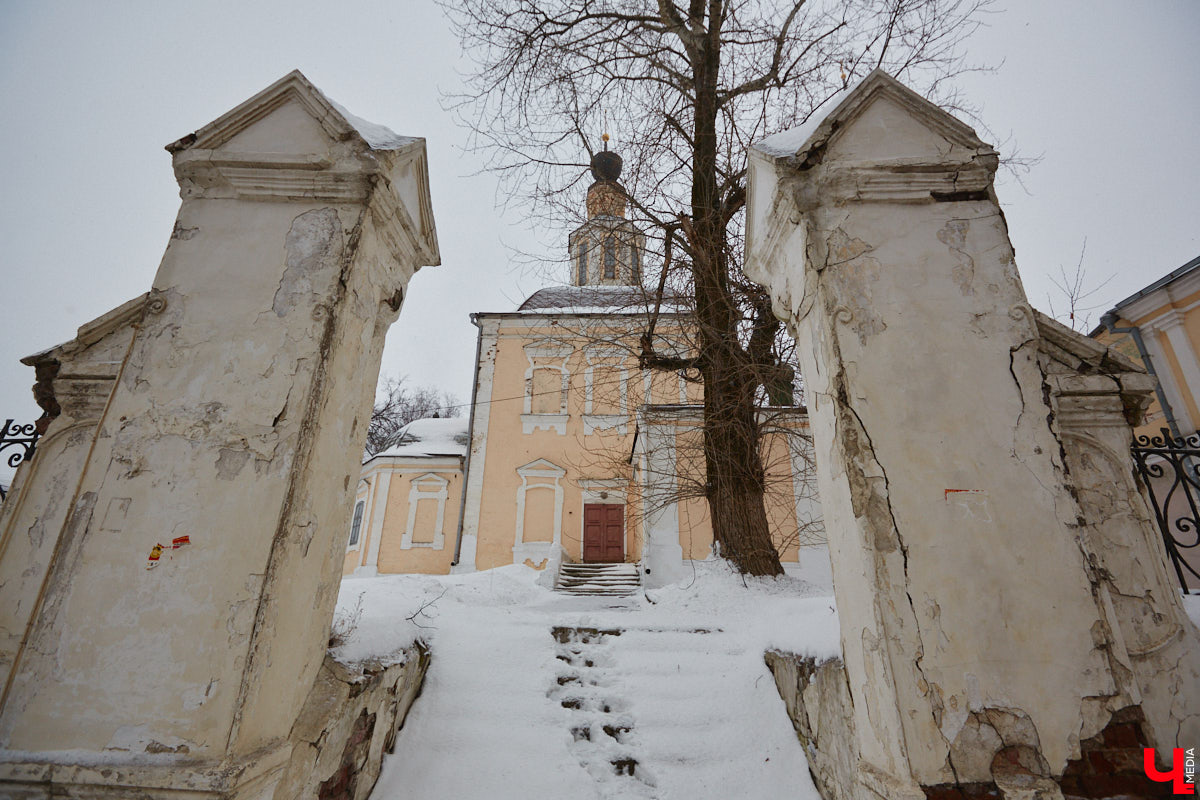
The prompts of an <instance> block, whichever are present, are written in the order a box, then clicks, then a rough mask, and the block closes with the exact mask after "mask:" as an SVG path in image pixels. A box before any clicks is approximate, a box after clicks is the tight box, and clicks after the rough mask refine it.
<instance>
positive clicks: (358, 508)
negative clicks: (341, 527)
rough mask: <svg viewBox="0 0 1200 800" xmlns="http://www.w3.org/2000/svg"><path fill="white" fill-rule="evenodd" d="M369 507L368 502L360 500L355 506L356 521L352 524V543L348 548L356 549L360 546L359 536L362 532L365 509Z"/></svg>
mask: <svg viewBox="0 0 1200 800" xmlns="http://www.w3.org/2000/svg"><path fill="white" fill-rule="evenodd" d="M366 506H367V501H366V500H359V501H358V502H357V503H355V504H354V521H353V522H351V523H350V543H349V544H347V545H346V546H347V547H354V546H355V545H356V544H358V536H359V533H360V532H361V531H362V519H363V509H365V508H366Z"/></svg>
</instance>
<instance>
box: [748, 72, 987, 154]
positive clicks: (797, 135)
mask: <svg viewBox="0 0 1200 800" xmlns="http://www.w3.org/2000/svg"><path fill="white" fill-rule="evenodd" d="M884 95H886V96H887V97H889V98H890V99H891V100H892V101H893V102H896V103H898V104H900V105H901V106H903V107H905V108H907V109H908V111H909V112H910V113H911V114H912V115H913V116H914V117H915V118H917V119H918V120H920V121H921V122H922V123H923V124H924V125H926V126H927V127H929V128H932V129H933V130H934V131H936V132H937V133H938V134H940V135H941V136H943V137H944V138H945V139H946V140H947V141H948V142H949V143H950V144H952V145H958V146H960V147H964V148H966V149H967V150H968V151H976V150H981V149H982V150H990V149H991V148H990V146H989V145H987V144H984V143H983V142H982V141H981V140H980V139H979V137H978V136H977V135H976V133H975V131H974V129H973V128H971V127H970V126H969V125H967V124H966V123H965V122H963V121H962V120H959V119H957V118H955V117H954V116H952V115H951V114H949V113H947V112H946V111H945V110H943V109H941V108H939V107H938V106H937V105H935V104H934V103H931V102H930V101H929V100H926V99H925V98H924V97H922V96H921V95H920V94H918V93H916V92H914V91H913V90H912V89H910V88H908V87H907V86H905V85H904V84H903V83H901V82H900V81H898V80H896V79H895V78H893V77H892V76H891V75H889V74H888V73H886V72H884V71H883V70H882V69H873V70H871V71H870V72H869V73H867V75H866V76H865V77H864V78H863V79H862V80H860V81H858V82H857V83H855V84H853V85H851V86H847V87H846V88H845V89H843V90H842V91H840V92H838V93H837V94H835V95H834V96H833V97H830V98H829V99H828V100H826V101H825V102H824V103H822V104H821V106H820V108H818V109H817V110H815V111H814V112H813V113H812V114H811V115H810V116H809V118H808V119H807V120H806V121H805V122H804V123H803V124H801V125H797V126H796V127H795V128H790V129H788V130H786V131H781V132H780V133H776V134H774V135H772V136H768V137H767V138H765V139H763V140H761V141H759V142H756V143H755V144H753V145H751V150H755V151H757V152H759V153H762V154H763V155H766V156H769V157H771V158H775V159H778V158H798V159H801V160H803V159H804V157H805V155H806V154H807V153H811V152H815V151H818V150H819V149H820V148H822V147H824V146H825V145H826V144H827V143H828V142H829V141H830V139H831V138H832V137H833V135H834V134H835V133H836V132H837V131H838V130H839V129H844V128H845V126H846V125H847V124H848V123H849V122H851V121H852V120H854V119H855V118H856V116H857V115H858V114H860V113H862V112H863V110H864V109H866V108H867V107H868V106H869V105H870V104H871V103H872V102H873V99H874V98H875V97H878V96H884Z"/></svg>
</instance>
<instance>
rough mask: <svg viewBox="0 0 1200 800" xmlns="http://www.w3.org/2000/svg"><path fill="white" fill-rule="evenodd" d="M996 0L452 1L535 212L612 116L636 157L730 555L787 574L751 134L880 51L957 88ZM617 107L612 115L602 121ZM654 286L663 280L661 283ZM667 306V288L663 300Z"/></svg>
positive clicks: (578, 167) (907, 75)
mask: <svg viewBox="0 0 1200 800" xmlns="http://www.w3.org/2000/svg"><path fill="white" fill-rule="evenodd" d="M987 2H988V0H799V1H798V2H787V3H782V4H780V3H777V2H776V1H775V0H707V2H704V0H691V2H689V3H687V4H684V5H679V4H678V3H677V2H674V0H659V1H658V2H657V3H654V4H651V3H648V2H639V1H638V0H463V2H455V3H453V4H451V3H449V2H447V3H446V4H445V6H444V7H445V8H446V10H447V12H448V14H449V15H450V17H451V19H452V22H453V24H454V26H455V30H456V32H457V34H458V35H459V37H460V39H461V42H462V45H463V49H464V52H465V53H466V55H467V57H468V58H469V59H471V60H473V61H474V64H475V70H474V72H473V73H472V74H470V75H469V76H468V78H467V83H466V88H465V90H464V92H463V93H462V94H461V95H458V96H456V97H455V98H452V102H453V103H454V104H455V107H456V108H457V110H458V111H459V113H460V115H461V118H462V120H463V121H464V122H465V124H467V125H468V126H469V127H470V128H471V130H472V131H473V132H474V139H473V144H474V146H475V147H476V148H477V149H478V150H481V151H483V152H486V153H487V154H489V156H490V158H491V161H490V168H491V169H493V170H495V171H496V172H497V173H499V175H500V176H501V178H502V184H501V185H502V192H503V193H504V194H505V195H507V196H509V197H512V198H518V199H519V200H520V201H522V202H526V201H528V202H531V206H530V208H531V210H532V213H533V215H534V216H536V217H540V218H543V219H549V220H554V221H560V222H565V221H569V220H571V219H572V218H574V217H575V214H577V212H576V209H577V208H578V207H579V202H578V192H577V189H576V187H578V185H579V183H580V182H581V181H583V180H585V175H586V174H587V173H586V167H587V166H588V164H587V161H586V159H585V158H581V156H586V157H588V158H590V156H591V155H592V153H593V150H594V148H593V142H594V141H595V137H596V136H597V134H598V133H600V132H602V131H604V130H605V129H606V128H607V129H608V130H611V131H613V132H615V133H616V140H617V141H618V142H619V143H620V148H619V149H620V150H621V152H622V154H623V155H624V159H625V163H626V165H628V167H629V172H628V176H627V178H626V179H625V186H626V187H627V194H628V198H629V202H630V204H631V207H632V211H631V214H632V217H633V218H634V219H635V220H637V221H638V223H639V224H640V225H643V226H644V227H646V228H647V229H648V236H649V239H650V240H651V241H652V242H653V244H652V245H649V246H650V247H653V248H655V249H657V251H658V253H659V255H660V257H661V258H662V261H663V265H664V266H663V275H662V281H661V282H660V283H659V285H658V289H657V293H658V294H659V295H661V293H662V292H663V291H664V289H666V288H668V287H670V286H671V285H672V283H673V282H676V283H678V284H681V285H683V286H685V287H686V291H687V292H689V293H690V296H691V298H692V301H693V306H694V308H693V314H694V321H695V326H696V337H697V345H698V346H697V348H696V349H695V350H694V351H693V352H692V353H690V354H685V355H680V354H679V353H677V352H663V351H662V350H661V349H660V348H659V347H658V342H657V340H656V339H655V336H654V331H653V326H654V318H655V314H654V313H652V314H651V317H650V320H651V321H650V325H649V330H648V331H647V332H646V335H645V336H644V337H643V338H642V346H641V348H640V352H639V354H638V356H639V359H640V361H641V364H642V365H643V367H650V368H656V369H671V370H685V371H690V372H693V373H694V374H696V375H697V376H698V377H699V379H700V380H702V382H703V385H704V428H703V432H704V443H703V452H704V467H705V469H704V471H703V474H704V475H705V476H706V480H705V485H704V494H705V496H706V497H707V498H708V503H709V508H710V513H711V519H712V524H713V531H714V535H715V537H716V539H717V541H718V542H719V544H720V550H721V553H722V555H724V556H725V557H727V558H729V559H730V560H732V561H733V562H734V564H735V565H736V566H737V567H738V569H740V570H741V571H743V572H746V573H750V574H756V575H775V574H779V573H781V572H782V567H781V565H780V562H779V557H778V555H777V553H776V551H775V548H774V547H773V546H772V544H771V540H770V534H769V530H768V522H767V515H766V512H765V510H764V505H763V493H764V470H763V465H762V461H761V458H760V455H759V448H758V442H759V439H760V436H761V429H760V424H759V423H758V421H757V415H756V403H757V401H758V400H759V399H760V397H761V387H764V386H778V385H779V384H780V383H781V382H782V380H781V377H780V366H779V362H780V358H779V355H780V354H779V351H778V347H777V345H776V343H777V342H778V341H779V339H780V326H779V323H778V322H777V320H776V319H775V317H774V315H773V314H772V313H771V305H770V299H769V297H768V295H767V293H766V292H765V291H764V290H763V289H762V288H761V287H758V286H756V285H755V284H754V283H752V282H751V281H749V280H748V279H747V278H746V277H745V275H744V274H743V272H742V269H741V254H742V248H741V244H742V230H743V218H744V214H743V209H744V205H745V198H746V149H747V147H748V146H749V145H750V143H752V142H754V141H756V140H758V139H760V138H762V137H764V136H767V135H769V134H771V133H775V132H777V131H779V130H782V129H785V128H788V127H791V126H793V125H797V124H800V123H802V122H804V121H805V120H806V119H807V118H808V117H809V116H810V115H812V113H813V112H814V110H815V109H816V108H818V107H819V106H820V105H821V104H822V103H823V102H824V101H826V100H827V99H829V98H830V97H832V96H833V95H835V94H836V93H837V92H838V91H840V90H842V89H843V88H845V87H846V86H847V85H848V84H849V83H851V82H853V81H856V80H857V79H858V78H860V77H862V76H863V75H865V74H866V73H867V72H869V71H870V70H871V69H873V68H875V67H882V68H884V69H886V70H888V71H889V72H891V73H892V74H893V75H896V76H897V77H899V78H901V79H902V80H904V81H906V82H907V83H909V84H910V85H914V86H917V87H918V88H919V89H922V90H924V91H925V93H926V94H927V95H928V96H931V97H932V98H933V99H934V100H936V101H939V102H942V103H943V104H946V103H948V102H952V101H953V98H952V97H951V96H950V95H949V94H948V93H947V92H948V84H946V83H945V80H946V78H947V77H949V76H953V75H955V74H958V73H961V72H963V71H964V70H966V69H967V68H968V67H967V65H966V64H965V62H964V60H963V56H962V53H961V48H960V45H961V43H962V42H963V40H964V39H965V38H966V37H967V36H968V35H969V34H970V33H971V32H972V31H973V30H974V28H975V27H976V26H977V25H978V24H979V15H980V12H981V11H982V10H983V9H984V7H985V6H986V5H987ZM602 121H605V123H604V124H602ZM652 293H653V292H652ZM655 310H657V305H655Z"/></svg>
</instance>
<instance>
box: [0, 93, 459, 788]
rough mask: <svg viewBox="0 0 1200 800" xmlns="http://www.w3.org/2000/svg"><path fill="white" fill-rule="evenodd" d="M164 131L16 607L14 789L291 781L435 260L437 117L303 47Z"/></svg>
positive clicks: (7, 780)
mask: <svg viewBox="0 0 1200 800" xmlns="http://www.w3.org/2000/svg"><path fill="white" fill-rule="evenodd" d="M167 149H168V150H169V151H170V152H171V153H172V156H173V160H174V167H175V174H176V176H177V178H178V180H179V185H180V189H181V196H182V199H183V203H182V206H181V208H180V210H179V215H178V218H177V221H176V223H175V228H174V231H173V232H172V234H171V239H170V242H169V244H168V246H167V250H166V253H165V255H164V256H163V260H162V264H161V266H160V267H159V270H158V273H157V275H156V277H155V279H154V284H153V288H152V291H151V292H150V294H149V296H148V298H147V299H146V300H145V302H144V303H142V308H141V309H140V311H139V313H138V314H137V318H136V320H135V324H134V326H133V328H132V335H131V337H130V341H129V344H128V346H127V347H126V348H125V349H124V351H123V353H122V355H121V356H120V361H119V368H118V369H117V370H116V373H115V376H114V378H115V383H114V388H113V389H112V392H111V396H109V397H108V398H107V403H106V405H104V406H103V410H102V412H101V413H100V415H99V419H98V421H97V422H96V423H95V434H94V439H93V441H92V443H91V447H90V453H89V454H88V455H87V458H86V460H85V461H84V462H83V466H82V470H81V471H80V472H79V473H78V474H77V476H76V479H75V480H72V481H71V482H70V485H69V486H68V487H67V488H66V491H67V493H68V494H67V495H64V496H63V498H61V501H62V503H64V504H65V506H66V507H68V508H69V509H70V511H69V513H67V514H66V517H65V520H64V521H63V522H62V524H61V527H60V528H59V529H56V530H54V531H50V532H47V533H46V535H47V537H49V541H51V542H53V543H54V546H53V549H52V552H51V553H49V554H48V565H46V566H45V568H44V577H43V578H41V579H40V580H38V581H36V585H34V586H32V588H31V589H29V590H28V592H30V593H31V594H30V595H29V596H28V597H26V598H24V599H25V602H22V603H21V604H20V614H21V615H23V616H21V618H20V619H15V620H14V619H8V618H7V617H6V618H5V619H4V620H3V627H4V628H5V629H6V630H19V631H22V632H23V633H22V634H21V635H20V636H19V637H17V641H15V642H9V644H6V647H9V650H11V652H6V656H7V666H8V667H9V670H8V675H7V680H6V683H5V685H4V687H3V696H2V699H0V703H2V707H0V747H2V748H3V749H4V751H5V753H4V757H3V759H2V760H3V761H4V762H5V763H3V764H2V765H0V794H4V793H7V794H15V795H16V796H20V797H26V796H48V795H49V794H50V793H51V792H52V791H53V792H59V793H61V792H68V793H70V796H84V795H86V796H88V797H92V796H97V797H98V796H110V795H111V796H114V797H116V796H122V797H126V796H132V795H134V794H136V795H137V796H139V797H143V796H145V797H179V796H182V794H187V795H188V796H189V797H191V796H193V794H194V795H195V796H197V797H210V796H211V797H217V796H219V797H222V798H224V797H229V798H235V797H236V798H243V797H246V798H248V797H254V798H260V797H262V798H267V797H271V796H272V794H273V792H274V787H275V783H276V781H277V780H278V776H279V771H280V769H281V767H282V766H283V765H284V764H285V763H286V762H287V759H288V756H289V747H288V736H289V733H290V732H291V730H292V727H293V723H294V722H295V720H296V718H297V715H298V713H299V712H300V709H301V706H302V704H303V702H304V700H305V697H306V696H307V695H308V693H309V690H310V688H311V687H312V685H313V681H314V678H315V676H316V675H317V672H318V669H319V668H320V666H321V662H322V659H323V657H324V655H325V651H326V640H327V638H328V635H329V624H330V620H331V618H332V614H333V607H334V603H335V601H336V597H337V591H338V583H339V578H340V572H341V563H342V553H343V550H344V548H345V542H346V536H347V531H348V526H349V515H350V510H351V505H352V502H353V492H354V490H355V486H356V484H357V481H358V474H359V469H360V458H361V454H362V446H363V442H364V439H365V436H366V430H367V424H368V422H369V419H370V413H371V406H372V401H373V395H374V388H375V383H376V378H377V375H378V371H379V363H380V356H381V353H382V349H383V344H384V334H385V333H386V331H387V328H388V326H389V325H390V324H391V323H392V321H393V320H394V319H395V318H396V316H397V313H398V311H399V308H400V305H401V301H402V300H403V297H404V290H405V287H406V286H407V283H408V281H409V279H410V277H411V276H412V274H413V272H414V271H415V270H416V269H418V268H419V267H420V266H421V265H430V264H437V263H438V261H439V255H438V247H437V238H436V233H435V229H434V223H433V216H432V212H431V207H430V199H429V189H428V178H427V165H426V157H425V143H424V140H422V139H413V138H407V137H400V136H397V135H395V134H393V133H392V132H391V131H389V130H387V129H386V128H382V127H380V126H375V125H372V124H370V123H367V122H364V121H363V120H360V119H357V118H356V117H353V116H352V115H350V114H349V113H347V112H346V111H345V110H344V109H342V108H340V107H339V106H337V105H336V104H334V103H332V102H331V101H329V100H328V99H327V98H326V97H325V96H324V95H323V94H322V93H321V92H320V91H319V90H317V89H316V88H315V87H314V86H313V85H312V84H310V83H309V82H308V81H307V80H306V79H305V78H304V76H302V75H301V74H300V73H298V72H293V73H291V74H289V75H288V76H286V77H285V78H283V79H282V80H280V81H279V82H277V83H275V84H274V85H272V86H271V87H269V88H267V89H266V90H264V91H263V92H261V93H260V94H258V95H256V96H255V97H253V98H251V99H250V100H248V101H247V102H245V103H243V104H242V105H240V106H238V107H237V108H235V109H233V110H232V111H230V112H229V113H227V114H225V115H223V116H222V117H220V118H219V119H217V120H216V121H214V122H212V123H210V124H209V125H207V126H205V127H204V128H201V129H200V130H198V131H196V132H195V133H194V134H190V135H189V136H186V137H184V138H183V139H181V140H179V141H178V142H176V143H175V144H173V145H171V146H169V147H168V148H167ZM40 456H41V454H39V457H40ZM30 511H31V513H32V512H33V511H36V509H30ZM184 537H186V539H185V538H184ZM173 543H178V544H179V545H180V546H178V547H173V546H172V545H173ZM156 545H165V546H166V549H165V551H164V552H163V553H162V555H161V558H160V559H159V560H158V563H157V566H154V567H153V568H149V569H148V566H150V563H151V562H150V561H149V556H150V555H151V552H152V549H154V548H155V546H156ZM21 591H26V590H25V589H22V590H21ZM12 613H14V612H13V611H12V608H10V607H9V606H8V605H7V604H6V606H5V607H4V608H3V609H0V614H5V615H11V614H12ZM10 645H11V646H10ZM55 796H59V795H58V794H55Z"/></svg>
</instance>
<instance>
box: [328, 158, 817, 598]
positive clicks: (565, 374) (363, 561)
mask: <svg viewBox="0 0 1200 800" xmlns="http://www.w3.org/2000/svg"><path fill="white" fill-rule="evenodd" d="M614 157H615V156H614V154H611V153H605V154H604V155H603V157H602V162H603V163H600V164H599V166H597V164H596V162H594V163H593V175H594V176H595V177H596V179H597V180H596V183H594V184H593V185H592V186H591V187H590V188H589V190H588V214H589V219H588V221H587V222H585V223H584V224H583V225H581V226H580V227H579V228H577V229H576V230H575V231H573V232H572V233H571V234H570V236H569V237H568V264H569V272H570V276H571V284H570V285H563V286H550V287H547V288H544V289H541V290H539V291H537V292H535V293H534V294H532V295H531V296H530V297H529V298H527V299H526V300H525V301H524V302H523V303H522V304H521V305H520V306H519V307H518V308H517V309H514V310H512V311H503V312H486V313H477V314H473V315H472V317H471V319H472V321H473V322H474V323H475V325H476V327H477V328H478V329H479V348H478V353H479V356H478V359H477V363H476V364H475V385H474V392H473V396H472V403H471V412H470V418H469V420H466V421H461V422H460V423H459V424H462V425H463V436H464V437H465V438H464V439H463V441H464V445H466V446H464V447H463V448H462V458H460V459H458V462H457V464H455V463H450V462H446V463H445V464H442V465H441V466H440V467H439V468H440V469H441V470H442V471H441V472H439V473H437V474H439V475H441V476H442V477H443V478H444V480H445V482H446V483H445V493H446V499H445V500H444V501H443V504H444V506H445V508H444V510H443V511H442V512H438V511H437V510H436V507H435V506H434V504H433V503H432V502H431V501H429V500H426V501H424V505H419V504H418V505H414V502H415V501H414V500H413V499H410V498H416V497H417V496H418V493H417V492H416V490H415V489H413V487H414V486H415V485H416V483H415V482H419V481H421V480H425V481H427V482H429V486H433V485H434V484H436V483H437V481H436V480H434V479H433V478H430V477H429V476H428V474H427V473H428V469H427V466H428V463H431V462H428V461H427V459H428V458H430V457H432V456H433V455H438V454H435V453H424V454H420V457H418V456H417V455H416V454H415V451H414V450H413V448H417V449H419V448H420V443H419V442H418V443H417V444H416V445H412V446H411V447H410V448H409V449H408V450H406V451H404V452H403V453H393V452H392V451H387V452H386V453H385V454H383V455H382V456H381V457H376V458H373V459H371V460H369V461H367V462H366V464H365V465H364V467H363V473H362V478H361V480H360V482H359V490H358V499H357V501H356V518H357V517H358V512H357V509H358V508H360V507H361V510H362V513H361V517H362V519H361V521H359V522H356V523H354V527H353V528H352V531H351V532H350V534H349V537H348V538H349V541H350V542H351V543H350V545H349V549H348V550H347V553H346V560H345V564H344V569H343V572H344V574H358V575H362V574H375V573H381V572H423V573H446V572H451V571H456V572H457V571H473V570H483V569H491V568H494V567H500V566H504V565H508V564H514V563H516V564H526V565H528V566H531V567H534V568H536V569H539V570H542V569H544V570H547V573H548V574H555V575H556V574H557V570H558V566H559V565H561V564H562V563H571V562H584V561H590V562H607V563H611V562H625V563H638V564H640V565H641V566H642V568H643V569H642V574H643V579H644V580H646V581H647V582H648V583H650V584H656V585H662V584H664V583H667V582H670V580H671V579H672V578H673V577H678V576H681V575H683V574H684V573H683V572H682V571H681V570H682V568H683V565H684V564H685V562H688V561H691V560H696V559H704V558H708V557H710V556H711V555H713V533H712V526H711V523H710V520H709V510H708V503H707V500H706V499H705V497H704V493H705V483H706V474H705V465H704V457H703V449H702V426H703V419H702V410H703V409H702V407H703V402H704V389H703V386H702V385H701V384H700V383H699V382H698V381H697V380H696V379H695V376H690V375H685V374H684V373H681V372H675V371H670V370H665V371H664V370H655V369H643V368H642V367H641V366H640V365H639V361H638V354H639V352H640V336H641V334H642V332H643V331H645V330H646V329H647V327H648V324H649V321H650V316H651V309H652V308H653V307H654V306H655V303H654V301H653V300H652V299H651V297H650V292H649V291H648V290H647V289H645V288H643V285H642V283H643V279H644V277H645V276H644V275H643V274H642V268H643V264H644V254H643V250H644V246H645V236H644V235H643V234H642V233H641V231H639V230H638V229H637V228H636V227H635V226H634V225H633V224H632V223H631V222H629V221H628V220H626V219H625V218H624V203H625V200H624V189H621V188H620V185H619V184H618V183H617V182H616V180H617V178H618V177H619V174H620V163H619V162H620V160H619V157H616V162H615V164H614V161H613V159H614ZM688 325H689V317H688V315H687V314H686V313H685V312H684V311H683V306H682V305H681V304H680V303H678V302H676V301H674V300H673V299H672V298H671V297H666V298H664V302H663V304H662V306H661V309H660V314H659V316H658V318H657V320H656V322H655V349H656V350H657V351H659V352H663V353H671V354H673V355H675V356H679V357H684V356H687V355H689V354H690V349H689V348H690V347H691V345H689V339H691V338H692V337H691V336H689V328H688ZM439 422H440V423H441V424H442V425H443V426H446V425H453V424H454V422H453V421H450V420H440V421H439V420H423V421H420V422H419V423H414V425H417V424H421V425H424V424H427V423H439ZM761 422H762V424H763V426H764V431H765V434H764V436H763V437H762V445H761V455H762V459H763V464H764V467H765V471H766V473H767V477H768V492H767V497H766V505H767V515H768V520H769V522H770V525H771V530H772V536H773V539H774V541H775V544H776V548H777V550H778V551H779V553H780V556H781V558H782V560H783V561H784V562H785V563H789V564H792V565H793V566H797V567H798V566H803V567H804V570H800V572H801V573H802V574H804V575H805V577H809V578H812V579H814V580H816V581H818V582H823V583H827V582H828V580H829V579H828V572H829V566H828V551H827V549H826V547H825V540H824V530H823V526H822V523H821V516H820V507H819V503H818V501H817V498H816V489H815V469H814V468H813V465H812V459H811V457H809V456H808V455H807V454H806V452H807V451H810V450H811V448H810V447H809V446H808V445H807V442H809V438H808V437H807V428H808V418H807V413H806V411H805V410H804V409H802V408H799V407H786V408H771V409H763V411H762V412H761ZM467 439H469V445H467V443H466V440H467ZM443 449H445V448H443ZM440 455H443V456H444V455H445V454H444V453H441V454H440ZM422 496H426V497H427V496H428V495H422ZM384 498H386V499H384ZM614 506H615V507H617V508H614ZM460 512H461V513H460ZM439 513H440V514H441V516H438V514H439ZM435 529H436V537H437V538H436V542H435V541H434V540H433V537H434V536H435V533H431V532H430V531H434V530H435ZM376 550H377V551H378V553H377V554H375V551H376ZM689 572H690V570H689Z"/></svg>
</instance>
